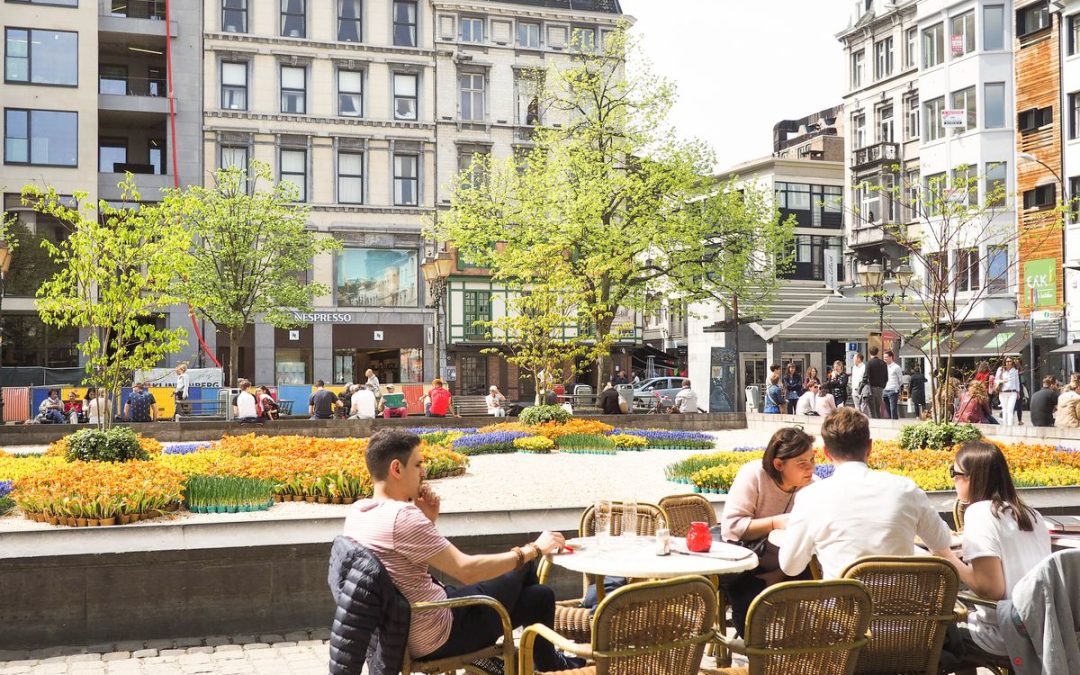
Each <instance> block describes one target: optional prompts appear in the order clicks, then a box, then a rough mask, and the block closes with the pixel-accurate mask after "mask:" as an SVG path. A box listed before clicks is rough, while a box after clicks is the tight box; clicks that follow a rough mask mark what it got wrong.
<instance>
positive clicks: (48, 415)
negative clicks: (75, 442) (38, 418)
mask: <svg viewBox="0 0 1080 675" xmlns="http://www.w3.org/2000/svg"><path fill="white" fill-rule="evenodd" d="M64 422H67V420H66V419H65V418H64V413H62V412H60V411H59V410H57V409H56V408H49V409H47V410H46V411H45V424H63V423H64Z"/></svg>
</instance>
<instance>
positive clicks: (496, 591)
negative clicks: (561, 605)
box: [423, 561, 565, 671]
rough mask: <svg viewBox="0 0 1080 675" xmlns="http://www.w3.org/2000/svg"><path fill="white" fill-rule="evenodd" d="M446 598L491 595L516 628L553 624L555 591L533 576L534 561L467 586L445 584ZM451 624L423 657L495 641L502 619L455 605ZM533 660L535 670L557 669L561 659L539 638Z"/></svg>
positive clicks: (464, 650) (463, 651) (476, 608)
mask: <svg viewBox="0 0 1080 675" xmlns="http://www.w3.org/2000/svg"><path fill="white" fill-rule="evenodd" d="M446 595H447V597H449V598H460V597H462V596H465V595H488V596H491V597H492V598H495V599H496V600H498V601H499V603H501V604H502V606H503V607H505V608H506V611H507V613H508V614H510V623H511V624H512V625H513V626H514V627H515V628H516V627H519V626H531V625H532V624H534V623H542V624H544V625H545V626H547V627H548V628H554V627H555V591H553V590H551V588H549V587H547V586H544V585H542V584H541V583H540V580H539V579H537V577H536V562H535V561H533V562H531V563H529V564H528V565H525V566H524V567H522V568H521V569H519V570H514V571H512V572H507V573H506V574H504V575H502V576H499V577H495V578H494V579H488V580H487V581H481V582H480V583H478V584H472V585H471V586H462V587H460V588H454V587H452V586H447V587H446ZM451 611H452V612H453V615H454V623H453V625H452V626H451V628H450V637H449V638H447V640H446V642H444V643H443V645H442V646H441V647H439V648H438V649H436V650H435V651H433V652H431V653H430V654H428V655H427V656H424V657H423V658H424V659H425V660H434V659H441V658H446V657H448V656H458V655H460V654H468V653H469V652H475V651H477V650H480V649H484V648H486V647H490V646H491V645H493V644H495V643H496V642H497V641H498V639H499V638H500V637H501V636H502V634H503V631H502V622H501V621H499V616H498V614H496V613H495V612H494V611H492V610H491V609H489V608H487V607H480V606H475V605H474V606H470V607H457V608H455V609H453V610H451ZM533 663H534V665H535V667H536V669H537V670H540V671H552V670H560V669H561V668H562V667H563V665H564V663H565V662H564V661H563V660H562V659H561V658H560V657H558V656H557V655H556V652H555V647H554V646H553V645H552V644H551V643H550V642H548V641H547V640H545V639H543V638H538V639H537V640H536V644H535V649H534V651H533Z"/></svg>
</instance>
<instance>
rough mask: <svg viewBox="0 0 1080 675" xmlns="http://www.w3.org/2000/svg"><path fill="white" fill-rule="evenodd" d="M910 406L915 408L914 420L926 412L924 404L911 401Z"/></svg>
mask: <svg viewBox="0 0 1080 675" xmlns="http://www.w3.org/2000/svg"><path fill="white" fill-rule="evenodd" d="M911 404H912V405H913V406H915V419H919V418H920V417H922V414H923V411H924V410H926V403H924V402H922V401H914V400H913V401H912V402H911Z"/></svg>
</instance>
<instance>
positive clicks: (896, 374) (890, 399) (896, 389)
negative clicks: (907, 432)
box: [882, 349, 904, 420]
mask: <svg viewBox="0 0 1080 675" xmlns="http://www.w3.org/2000/svg"><path fill="white" fill-rule="evenodd" d="M885 366H886V367H887V368H888V373H889V380H888V382H886V384H885V391H883V392H882V398H884V399H885V410H887V411H888V413H889V417H891V418H892V419H894V420H896V419H900V388H901V387H903V386H904V369H903V368H901V367H900V364H899V363H897V362H896V354H893V352H892V350H891V349H890V350H887V351H886V352H885Z"/></svg>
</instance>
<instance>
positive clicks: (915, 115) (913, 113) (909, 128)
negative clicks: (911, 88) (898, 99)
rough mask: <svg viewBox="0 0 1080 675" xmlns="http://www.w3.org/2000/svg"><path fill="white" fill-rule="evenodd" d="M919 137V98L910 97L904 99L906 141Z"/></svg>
mask: <svg viewBox="0 0 1080 675" xmlns="http://www.w3.org/2000/svg"><path fill="white" fill-rule="evenodd" d="M918 137H919V97H918V96H917V95H916V96H908V97H907V98H905V99H904V140H908V141H910V140H914V139H917V138H918Z"/></svg>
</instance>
